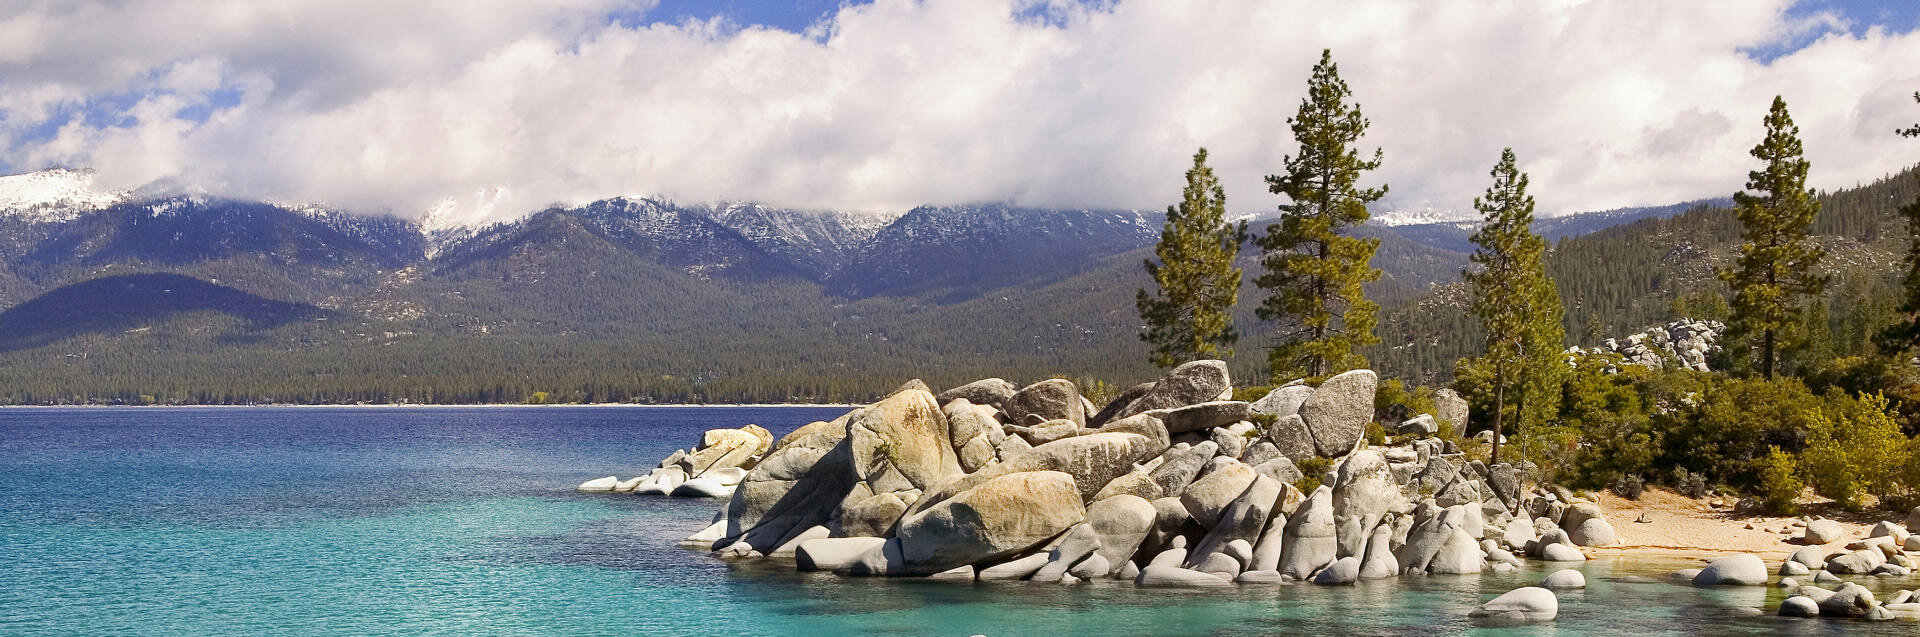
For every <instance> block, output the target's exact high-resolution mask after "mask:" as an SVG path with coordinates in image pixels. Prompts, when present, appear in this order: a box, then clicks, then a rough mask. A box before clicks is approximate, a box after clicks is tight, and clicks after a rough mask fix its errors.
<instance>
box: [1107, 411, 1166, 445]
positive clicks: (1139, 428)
mask: <svg viewBox="0 0 1920 637" xmlns="http://www.w3.org/2000/svg"><path fill="white" fill-rule="evenodd" d="M1094 431H1096V432H1099V433H1129V434H1140V435H1142V436H1146V437H1147V438H1149V439H1152V440H1154V441H1156V442H1157V443H1158V444H1159V445H1160V447H1161V448H1163V449H1164V448H1166V447H1167V446H1168V444H1169V442H1168V441H1169V440H1170V438H1169V437H1168V435H1167V425H1166V423H1164V422H1161V421H1160V419H1159V418H1156V417H1153V416H1151V415H1148V414H1136V415H1133V416H1128V417H1126V418H1121V419H1119V420H1115V421H1113V422H1109V423H1107V424H1105V425H1103V426H1101V427H1100V428H1099V429H1096V430H1094Z"/></svg>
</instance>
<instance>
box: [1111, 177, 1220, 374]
mask: <svg viewBox="0 0 1920 637" xmlns="http://www.w3.org/2000/svg"><path fill="white" fill-rule="evenodd" d="M1181 194H1182V196H1181V199H1180V205H1178V206H1168V207H1167V223H1166V226H1165V227H1163V228H1162V229H1161V230H1160V243H1159V244H1158V245H1156V246H1154V249H1153V251H1154V254H1155V256H1158V257H1160V262H1159V263H1155V262H1154V261H1153V260H1152V259H1148V260H1147V262H1146V266H1147V274H1148V275H1149V276H1152V277H1153V281H1154V283H1156V284H1158V285H1159V286H1160V291H1159V292H1160V293H1159V294H1158V295H1157V296H1156V295H1149V294H1147V291H1146V290H1140V292H1139V294H1137V295H1136V296H1135V298H1134V305H1135V306H1136V307H1138V308H1139V310H1140V319H1141V320H1143V321H1146V324H1147V331H1146V332H1144V333H1142V334H1141V335H1140V340H1143V341H1146V342H1147V343H1148V344H1150V345H1152V347H1153V352H1152V354H1151V355H1150V358H1151V359H1152V361H1153V364H1155V365H1159V366H1161V367H1173V366H1175V365H1179V364H1181V363H1185V362H1187V361H1191V360H1199V359H1206V358H1221V359H1224V358H1228V357H1231V356H1233V349H1232V347H1233V343H1234V341H1236V340H1238V339H1239V334H1238V333H1236V332H1235V331H1234V329H1233V304H1234V303H1235V302H1237V301H1238V300H1239V298H1240V269H1239V268H1236V267H1233V259H1234V257H1235V256H1236V255H1238V254H1239V253H1240V245H1241V244H1243V243H1246V241H1247V223H1246V222H1245V221H1242V222H1240V223H1238V224H1234V223H1229V222H1228V221H1227V218H1226V216H1227V193H1226V190H1224V189H1222V188H1221V187H1220V180H1219V179H1217V178H1215V177H1214V176H1213V169H1212V168H1209V167H1208V166H1207V149H1205V148H1202V149H1200V150H1199V152H1196V153H1194V154H1193V168H1191V169H1189V170H1187V187H1186V189H1185V190H1184V191H1182V193H1181Z"/></svg>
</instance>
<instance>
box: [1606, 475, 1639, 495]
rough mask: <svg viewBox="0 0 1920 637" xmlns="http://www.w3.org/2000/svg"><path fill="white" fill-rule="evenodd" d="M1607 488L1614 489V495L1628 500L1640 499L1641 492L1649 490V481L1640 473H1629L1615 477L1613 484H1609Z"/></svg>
mask: <svg viewBox="0 0 1920 637" xmlns="http://www.w3.org/2000/svg"><path fill="white" fill-rule="evenodd" d="M1607 488H1608V489H1612V490H1613V493H1614V495H1618V496H1620V497H1623V498H1626V499H1628V500H1638V499H1640V494H1641V493H1644V492H1645V491H1646V490H1647V481H1646V479H1645V478H1641V477H1640V476H1638V475H1632V474H1629V475H1624V476H1620V477H1619V478H1618V479H1615V480H1614V481H1613V484H1610V485H1607Z"/></svg>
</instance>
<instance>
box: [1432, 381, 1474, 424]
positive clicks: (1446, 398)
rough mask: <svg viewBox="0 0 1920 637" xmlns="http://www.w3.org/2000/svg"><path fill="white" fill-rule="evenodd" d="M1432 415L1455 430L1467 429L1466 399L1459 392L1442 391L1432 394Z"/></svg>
mask: <svg viewBox="0 0 1920 637" xmlns="http://www.w3.org/2000/svg"><path fill="white" fill-rule="evenodd" d="M1433 415H1434V417H1435V418H1438V419H1440V420H1442V421H1445V422H1447V423H1450V424H1452V425H1453V428H1454V429H1455V430H1456V431H1457V430H1464V429H1466V428H1467V399H1465V398H1462V397H1461V396H1460V392H1456V391H1454V390H1452V389H1442V390H1440V391H1436V392H1434V393H1433Z"/></svg>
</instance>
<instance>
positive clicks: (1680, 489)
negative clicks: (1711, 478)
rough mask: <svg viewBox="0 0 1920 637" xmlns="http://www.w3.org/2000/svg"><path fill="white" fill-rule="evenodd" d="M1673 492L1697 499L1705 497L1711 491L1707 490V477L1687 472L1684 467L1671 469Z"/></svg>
mask: <svg viewBox="0 0 1920 637" xmlns="http://www.w3.org/2000/svg"><path fill="white" fill-rule="evenodd" d="M1673 490H1674V491H1675V492H1676V493H1679V494H1680V495H1684V496H1687V497H1689V498H1694V499H1699V498H1704V497H1707V494H1709V493H1712V492H1713V490H1712V489H1709V488H1707V477H1706V476H1704V475H1700V474H1698V473H1693V472H1691V471H1687V468H1686V467H1674V468H1673Z"/></svg>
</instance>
